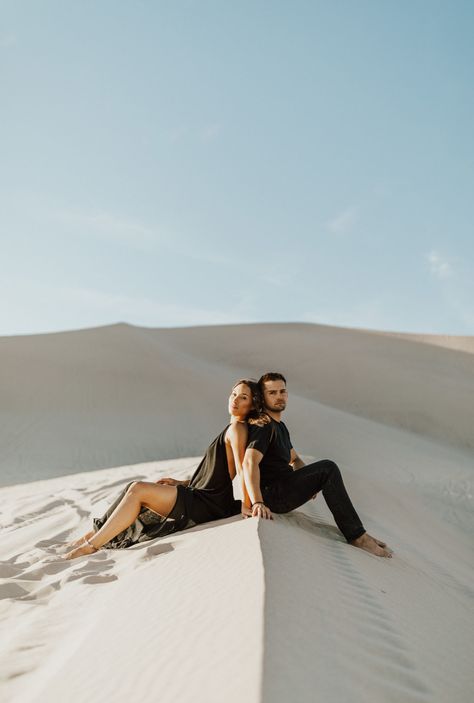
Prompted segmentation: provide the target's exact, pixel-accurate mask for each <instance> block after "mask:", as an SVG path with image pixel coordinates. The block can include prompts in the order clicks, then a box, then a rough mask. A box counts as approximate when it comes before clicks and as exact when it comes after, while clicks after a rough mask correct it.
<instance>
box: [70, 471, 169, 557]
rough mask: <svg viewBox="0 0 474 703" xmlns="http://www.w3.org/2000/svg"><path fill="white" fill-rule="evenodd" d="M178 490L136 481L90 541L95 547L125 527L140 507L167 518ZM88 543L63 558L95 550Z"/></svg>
mask: <svg viewBox="0 0 474 703" xmlns="http://www.w3.org/2000/svg"><path fill="white" fill-rule="evenodd" d="M177 495H178V490H177V488H176V486H167V485H164V484H159V485H158V484H156V483H149V482H147V481H135V482H134V483H132V485H131V486H130V487H129V489H128V490H127V492H126V494H125V495H124V497H123V498H122V500H121V501H120V503H119V504H118V505H117V507H116V508H115V510H114V512H113V513H112V515H111V516H110V517H109V519H108V520H107V522H106V523H105V524H104V525H102V527H101V528H100V530H98V531H97V532H94V534H93V536H92V537H89V538H88V539H89V541H90V542H91V544H92V545H93V547H96V548H97V549H98V548H99V547H101V546H102V545H103V544H105V543H106V542H108V541H109V540H111V539H112V538H113V537H115V536H116V535H118V534H119V532H122V530H125V529H126V528H127V527H129V525H131V524H132V523H133V522H134V520H135V519H136V518H137V517H138V515H139V513H140V510H141V509H142V507H145V508H150V509H151V510H154V511H155V512H156V513H158V514H159V515H163V516H164V517H166V516H167V515H168V514H169V513H170V512H171V510H172V509H173V507H174V504H175V503H176V498H177ZM93 547H91V546H90V545H89V544H87V542H85V543H84V544H79V546H77V547H76V548H75V549H73V550H71V551H70V552H68V554H66V555H65V557H64V558H65V559H75V558H76V557H80V556H83V555H84V554H92V553H93V552H94V551H95V550H94V548H93Z"/></svg>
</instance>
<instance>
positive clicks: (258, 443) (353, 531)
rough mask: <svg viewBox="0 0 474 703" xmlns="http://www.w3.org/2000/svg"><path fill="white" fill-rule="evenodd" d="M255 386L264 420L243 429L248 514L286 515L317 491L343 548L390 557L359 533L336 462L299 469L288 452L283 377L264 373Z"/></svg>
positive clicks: (293, 454)
mask: <svg viewBox="0 0 474 703" xmlns="http://www.w3.org/2000/svg"><path fill="white" fill-rule="evenodd" d="M259 386H260V390H261V392H262V396H263V401H264V410H265V412H266V413H267V415H268V418H269V422H268V423H267V424H263V425H249V443H248V445H247V449H246V451H245V456H244V461H243V470H244V476H245V483H246V486H247V490H248V494H249V497H250V500H251V502H252V516H253V517H262V518H269V519H272V511H273V512H275V513H287V512H289V511H290V510H294V509H295V508H297V507H299V506H300V505H303V503H306V501H308V500H309V499H310V498H315V497H316V494H317V493H318V492H319V491H322V492H323V496H324V499H325V501H326V503H327V506H328V508H329V510H330V511H331V512H332V514H333V516H334V519H335V521H336V524H337V526H338V527H339V529H340V530H341V532H342V534H343V535H344V537H345V538H346V540H347V542H349V544H352V545H354V546H355V547H360V548H361V549H365V550H366V551H368V552H370V553H372V554H375V555H377V556H380V557H391V556H392V551H391V549H389V548H388V547H387V545H386V544H385V542H381V541H380V540H378V539H375V538H374V537H372V536H371V535H369V534H368V533H367V532H366V531H365V529H364V526H363V525H362V522H361V521H360V518H359V516H358V515H357V513H356V511H355V509H354V506H353V505H352V503H351V500H350V498H349V496H348V495H347V491H346V489H345V486H344V483H343V480H342V476H341V472H340V470H339V467H338V466H337V464H335V463H334V462H333V461H331V460H330V459H323V460H322V461H317V462H315V463H314V464H308V465H307V466H305V464H304V462H303V461H302V460H301V459H300V457H299V456H298V454H297V453H296V452H295V450H294V449H293V445H292V444H291V440H290V435H289V432H288V430H287V428H286V425H285V424H284V423H283V422H282V420H281V414H282V412H283V411H284V410H285V408H286V403H287V400H288V391H287V389H286V379H285V377H284V376H283V375H282V374H281V373H275V372H270V373H266V374H264V375H263V376H262V377H261V378H260V380H259Z"/></svg>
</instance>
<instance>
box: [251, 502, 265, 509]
mask: <svg viewBox="0 0 474 703" xmlns="http://www.w3.org/2000/svg"><path fill="white" fill-rule="evenodd" d="M254 505H265V503H264V502H263V500H256V501H255V503H252V508H253V506H254Z"/></svg>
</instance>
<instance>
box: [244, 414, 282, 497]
mask: <svg viewBox="0 0 474 703" xmlns="http://www.w3.org/2000/svg"><path fill="white" fill-rule="evenodd" d="M292 446H293V445H292V444H291V440H290V433H289V432H288V430H287V428H286V425H285V423H284V422H276V420H271V422H269V423H268V424H266V425H263V426H262V427H259V426H258V425H249V436H248V444H247V449H257V451H259V452H261V453H262V454H263V457H262V460H261V462H260V484H261V485H262V486H268V485H270V484H272V483H273V482H274V481H278V479H281V478H284V477H285V476H288V474H292V473H293V469H292V468H291V466H290V459H291V449H292Z"/></svg>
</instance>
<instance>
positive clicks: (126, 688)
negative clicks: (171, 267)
mask: <svg viewBox="0 0 474 703" xmlns="http://www.w3.org/2000/svg"><path fill="white" fill-rule="evenodd" d="M468 341H469V340H467V342H468ZM448 342H449V340H448ZM455 345H456V340H455V339H453V340H452V344H451V346H450V344H449V343H447V344H444V345H441V346H440V345H439V344H438V343H436V342H435V343H432V342H431V341H426V340H425V339H407V338H398V337H397V336H393V335H391V334H379V333H375V332H370V331H357V332H355V331H353V330H342V329H340V330H338V329H337V328H329V327H323V326H313V325H253V326H252V325H243V326H235V327H224V328H221V327H219V328H192V329H187V330H149V329H144V328H136V327H132V326H129V325H122V324H120V325H113V326H111V327H106V328H97V329H93V330H81V331H77V332H67V333H58V334H51V335H38V336H36V335H35V336H24V337H13V338H3V339H1V340H0V354H1V359H2V366H3V369H4V371H6V373H4V374H3V377H2V378H3V380H2V389H1V398H2V400H1V410H2V424H1V436H0V441H1V446H2V480H3V484H4V487H3V488H2V489H1V490H0V494H1V498H2V500H1V513H0V515H1V526H2V535H3V539H2V540H1V542H0V595H1V599H0V613H1V621H2V625H3V627H2V635H1V636H0V652H1V657H0V661H1V664H0V677H1V693H2V700H4V701H6V703H20V701H21V702H22V703H24V702H27V703H29V702H30V701H31V703H43V702H44V703H46V702H47V703H51V701H53V702H55V701H62V700H63V699H64V698H67V699H68V700H69V701H70V703H76V702H77V703H83V701H88V703H93V702H94V701H99V700H100V701H102V700H103V699H104V697H107V696H110V697H113V699H114V700H116V701H118V702H119V703H120V702H121V701H124V702H125V701H128V700H130V699H131V698H132V697H139V696H141V697H143V696H146V697H148V698H151V699H152V700H154V699H159V700H160V701H162V702H163V703H168V702H170V703H171V702H173V703H176V702H177V701H178V702H179V703H181V702H185V703H187V701H199V702H200V701H203V703H204V702H206V703H213V702H214V701H221V700H223V699H225V700H229V701H241V700H243V699H245V700H248V701H250V702H253V701H259V702H260V701H264V702H267V701H272V703H279V702H280V701H281V703H283V701H288V699H290V700H294V701H298V703H300V702H301V703H306V702H307V703H313V702H314V701H316V700H327V701H331V702H332V703H339V702H340V701H355V702H356V703H359V702H360V703H366V702H367V701H369V702H370V703H372V702H373V703H385V702H389V703H392V702H393V703H405V702H406V701H407V702H412V701H413V702H414V701H420V702H421V701H423V702H424V701H430V702H431V701H433V702H435V703H438V702H439V703H445V702H446V701H450V703H464V702H466V703H467V701H470V700H471V699H472V691H473V690H474V677H473V674H472V661H473V658H474V638H473V635H472V632H473V624H474V623H473V620H474V618H473V615H472V613H473V601H474V597H473V596H474V591H473V587H472V583H473V570H472V566H473V550H472V544H473V537H474V520H473V511H472V502H473V490H474V488H473V474H474V470H473V467H474V462H473V459H474V452H473V451H472V419H473V417H474V414H473V412H472V398H473V397H474V396H473V394H472V384H473V374H472V363H473V357H472V355H471V354H470V353H469V352H468V351H467V347H468V346H469V345H468V344H467V343H466V344H464V342H463V343H462V345H461V346H464V349H463V350H461V349H459V348H458V349H456V348H454V347H455ZM458 346H459V345H458ZM267 367H276V368H279V369H280V370H282V371H283V372H286V373H287V375H288V380H289V385H290V393H291V395H290V404H289V409H288V417H287V424H288V425H289V427H290V429H291V430H292V436H293V439H294V444H295V446H296V447H297V448H298V449H301V452H302V453H303V454H305V455H306V457H307V459H308V460H309V459H311V458H325V457H330V458H332V459H334V460H335V461H337V462H338V464H339V466H340V467H341V470H342V472H343V475H344V479H345V483H346V486H347V487H348V490H349V493H350V495H351V497H352V499H353V501H354V503H355V505H356V507H357V509H358V512H359V514H360V516H361V518H362V520H363V522H364V525H365V526H366V529H367V530H368V531H369V532H370V533H371V534H375V535H377V536H379V537H381V538H383V539H385V540H386V541H387V542H388V543H389V545H390V546H391V547H392V548H393V549H394V550H395V554H394V557H393V559H390V560H382V559H378V558H377V557H373V556H371V555H369V554H367V553H365V552H362V551H360V550H357V549H355V548H354V547H351V546H349V545H347V544H346V543H345V541H344V539H343V538H342V536H341V535H340V533H339V532H338V530H337V528H336V527H335V526H334V522H333V519H332V516H331V514H330V513H329V511H328V509H327V507H326V505H325V503H324V499H323V497H322V496H321V495H319V496H318V498H317V500H316V501H310V502H309V503H307V504H305V506H303V507H302V508H301V509H300V510H298V511H295V512H293V513H291V514H289V515H286V516H276V519H275V520H274V521H272V522H267V521H258V520H255V519H252V520H242V519H240V518H239V517H236V518H232V519H230V520H223V521H218V522H216V523H211V524H207V525H201V526H199V527H196V528H194V529H192V530H188V531H185V532H182V533H178V534H176V535H172V536H170V537H167V538H162V539H156V540H152V541H150V542H146V543H143V544H140V545H136V546H135V547H132V548H131V549H127V550H101V551H99V552H98V553H97V554H94V555H92V556H88V557H82V558H80V559H78V560H76V561H73V562H64V561H62V560H61V559H60V558H59V557H58V555H57V553H56V550H55V547H56V546H57V545H58V544H61V543H63V542H65V541H67V540H69V539H70V538H72V537H74V536H77V535H78V534H80V533H81V532H82V531H85V530H86V529H90V526H91V518H92V516H95V515H100V514H102V512H103V510H104V509H105V507H106V506H107V505H108V504H109V501H111V499H113V497H114V496H115V495H116V494H117V493H118V492H119V491H120V490H121V488H122V487H123V486H124V485H125V484H126V483H127V482H128V481H129V480H131V479H140V478H143V479H146V480H156V479H157V478H159V476H162V475H165V474H166V475H169V474H172V475H175V476H177V477H178V478H179V477H185V476H189V475H190V474H191V473H192V471H193V470H194V468H195V466H196V465H197V462H198V461H199V455H200V453H201V451H202V450H203V449H204V447H205V446H206V444H207V442H208V441H209V440H210V439H211V438H212V437H214V436H215V435H216V434H217V432H218V431H219V430H220V429H221V426H224V425H225V424H226V421H227V416H226V414H225V407H226V403H225V399H226V395H227V392H228V388H229V382H231V381H232V380H233V379H234V378H235V377H236V376H239V375H241V374H245V375H247V374H253V375H256V374H258V373H259V372H260V371H261V370H262V368H267ZM364 383H365V384H366V387H364ZM165 458H166V459H167V460H163V459H165ZM7 484H10V485H7ZM236 491H237V493H238V489H237V487H236Z"/></svg>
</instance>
